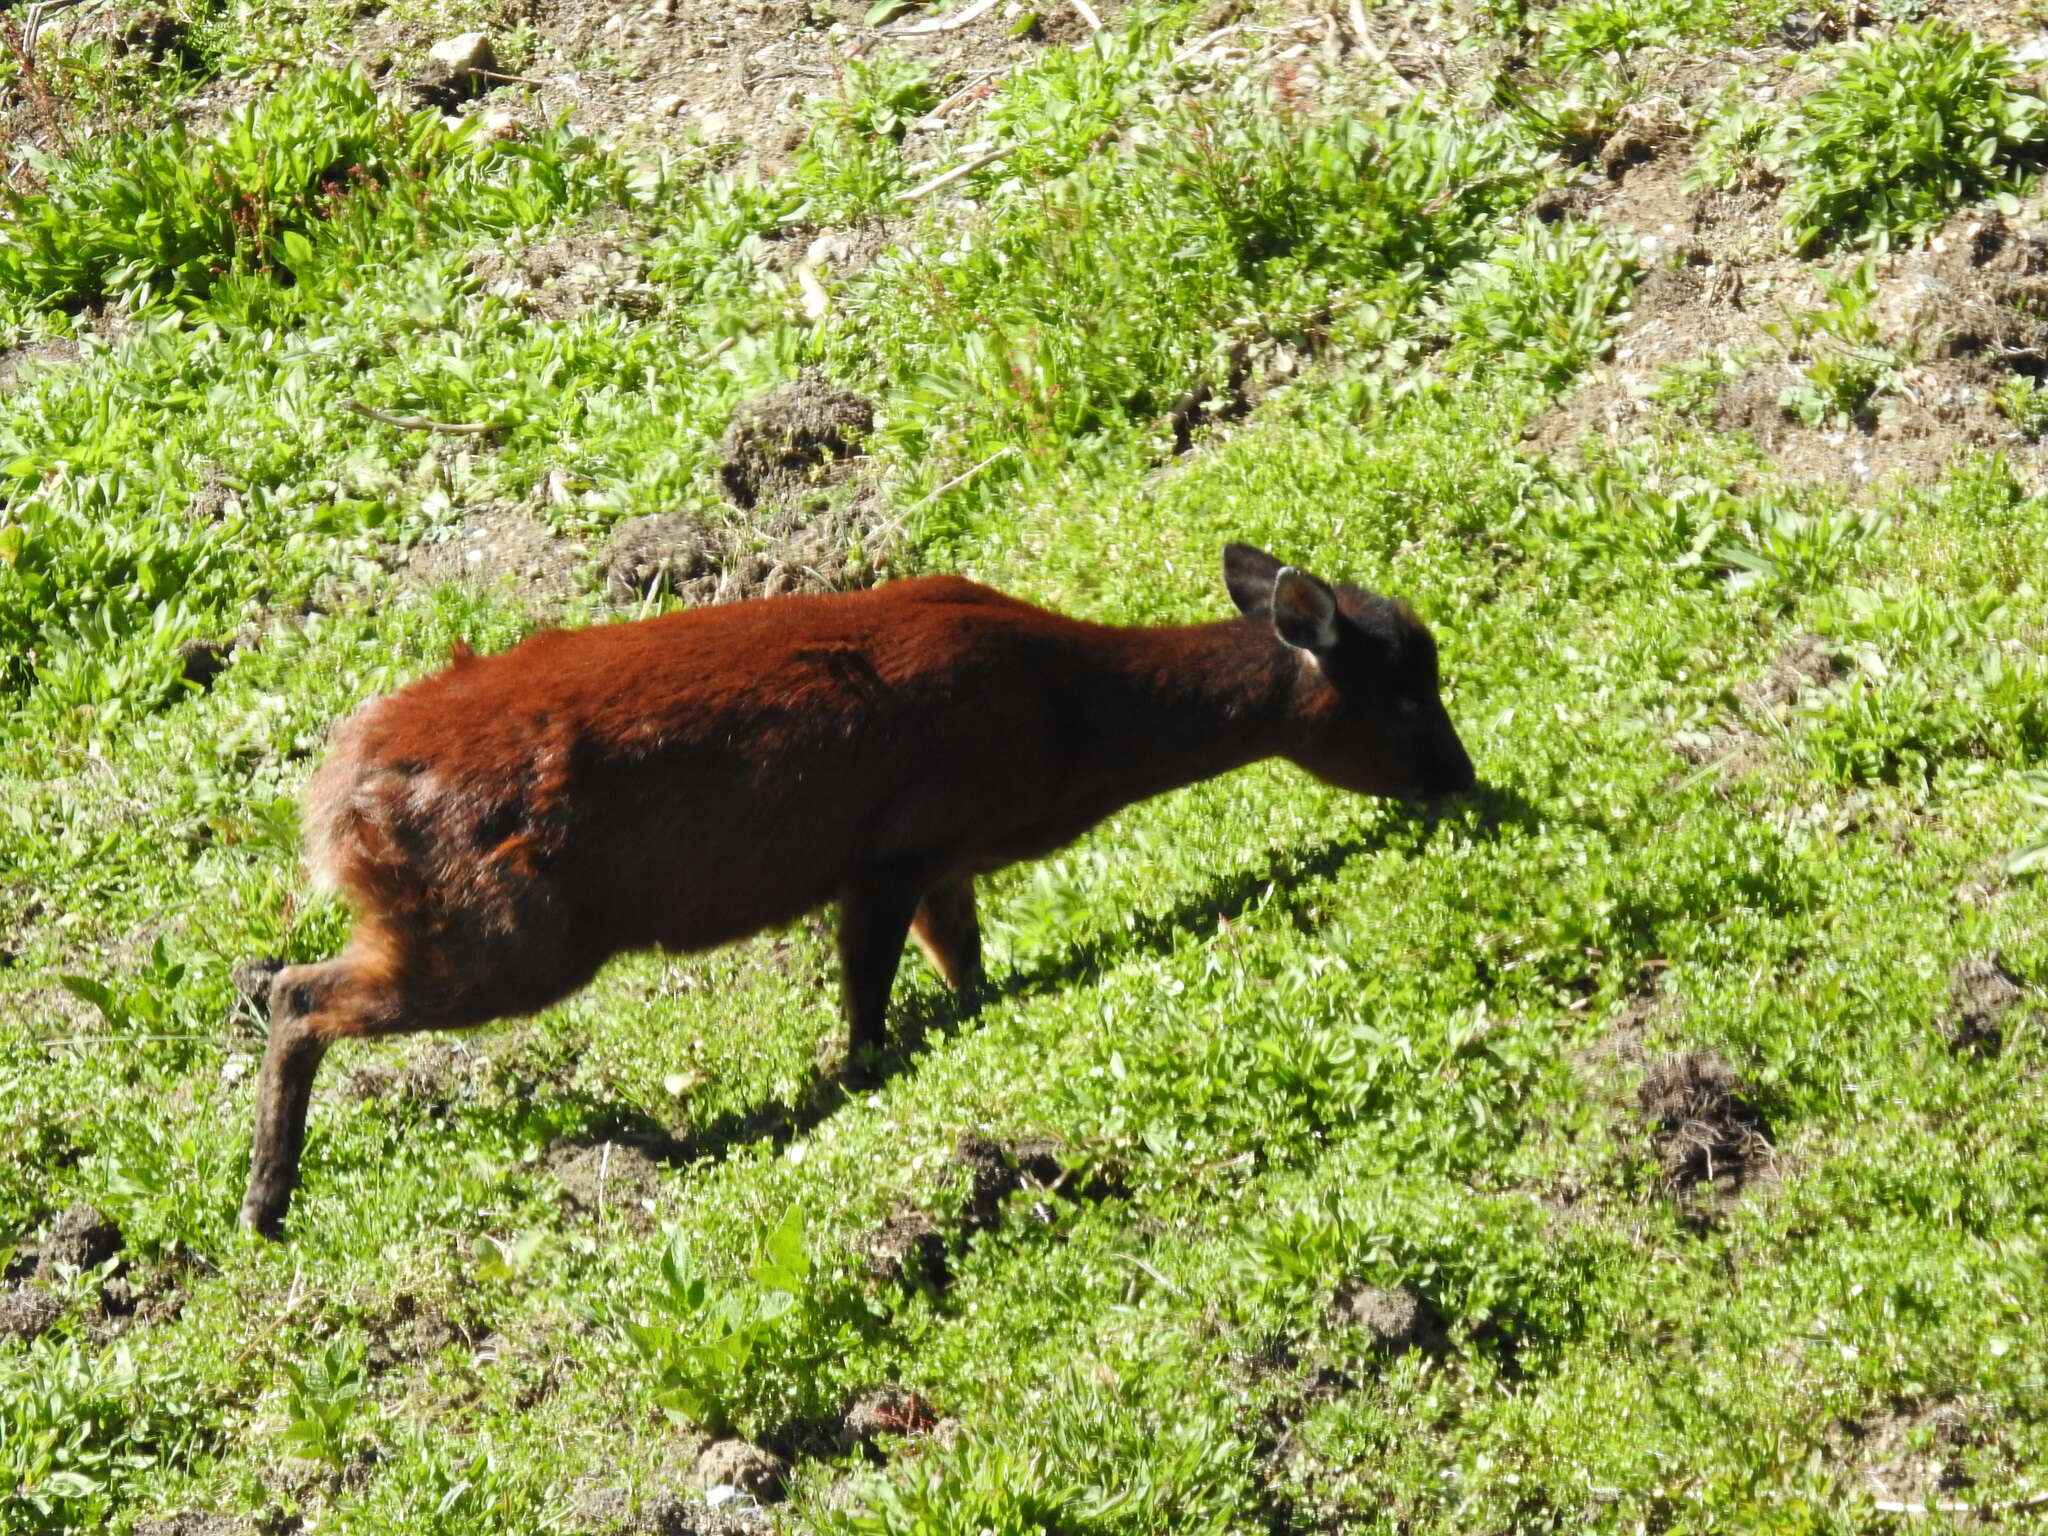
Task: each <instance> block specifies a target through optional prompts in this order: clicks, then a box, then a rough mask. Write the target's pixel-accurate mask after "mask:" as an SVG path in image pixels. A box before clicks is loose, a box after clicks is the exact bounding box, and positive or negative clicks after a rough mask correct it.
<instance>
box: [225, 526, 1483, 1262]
mask: <svg viewBox="0 0 2048 1536" xmlns="http://www.w3.org/2000/svg"><path fill="white" fill-rule="evenodd" d="M1228 569H1229V579H1230V585H1231V589H1232V595H1233V596H1234V597H1235V598H1236V599H1237V601H1238V603H1239V606H1240V607H1241V608H1243V609H1244V610H1245V613H1246V616H1244V617H1240V618H1237V619H1232V620H1228V621H1224V622H1221V623H1215V624H1203V625H1193V626H1188V627H1181V628H1161V629H1146V628H1118V627H1113V626H1108V625H1100V624H1091V623H1086V622H1083V621H1081V620H1077V619H1070V618H1065V617H1062V616H1061V615H1058V614H1055V613H1050V612H1047V611H1045V610H1044V609H1040V608H1036V607H1033V606H1031V605H1030V604H1028V603H1024V602H1020V601H1018V600H1017V599H1015V598H1011V597H1007V596H1004V595H1003V594H1002V593H1000V592H995V591H992V590H990V589H988V588H986V587H981V586H977V585H975V584H974V583H972V582H968V581H964V580H961V579H959V578H957V577H932V578H927V579H923V580H915V581H900V582H895V583H892V584H890V585H888V586H885V587H882V588H879V589H877V590H874V591H870V592H861V593H849V594H842V595H836V596H829V597H785V598H777V599H773V600H768V601H761V602H753V603H742V604H736V605H732V606H728V607H720V608H714V609H706V610H699V611H692V612H687V613H678V614H672V615H669V616H666V617H663V618H656V619H649V620H644V621H641V622H636V623H626V624H615V625H609V626H605V627H601V628H596V629H587V630H579V631H551V632H547V633H543V634H540V635H536V636H535V637H533V638H532V639H530V640H528V641H526V642H525V643H523V644H521V645H518V646H515V647H514V648H513V649H511V650H509V651H507V652H504V653H503V654H501V655H497V656H491V657H483V658H479V657H475V656H473V655H472V654H470V653H469V652H468V651H467V648H462V649H461V650H459V651H458V653H457V655H456V658H455V660H454V661H453V662H452V663H451V664H450V665H449V666H448V667H446V668H444V669H443V670H442V671H440V672H437V673H435V674H433V675H432V676H430V677H427V678H424V679H422V680H421V681H419V682H417V683H414V684H413V685H412V686H410V687H408V688H406V689H403V690H401V691H400V692H398V693H396V694H393V695H391V696H390V697H388V698H384V699H380V700H377V701H375V702H373V703H371V704H369V705H367V706H365V707H364V708H363V709H362V710H361V711H359V712H358V713H357V714H356V715H355V716H354V717H353V718H351V719H350V720H349V721H347V722H346V723H345V724H344V725H343V726H342V727H341V728H340V729H339V730H338V731H337V732H336V734H335V740H334V745H333V749H332V752H331V754H330V756H329V757H328V759H327V762H326V763H325V765H324V766H323V767H322V768H321V769H320V771H319V773H318V774H316V775H315V777H314V779H313V781H312V783H311V784H310V785H309V787H308V789H307V792H306V842H307V853H308V861H309V863H310V865H311V867H312V869H313V871H314V873H315V876H316V878H317V879H319V880H320V881H321V882H322V883H323V884H326V885H329V886H331V887H333V888H336V889H339V890H340V891H341V892H343V893H344V894H345V895H346V896H347V897H348V899H349V900H350V902H351V904H352V905H353V906H354V908H355V910H356V913H357V918H358V922H357V926H356V929H355V932H354V934H353V936H352V938H351V940H350V943H349V946H348V948H347V950H346V951H345V952H344V953H343V954H342V956H341V957H339V958H338V959H337V960H334V961H331V962H329V963H328V964H326V965H321V966H301V967H294V968H292V969H291V970H288V971H286V972H284V973H283V974H282V975H281V976H280V977H279V978H278V981H277V985H276V987H275V989H274V991H273V994H272V996H273V1013H274V1017H275V1022H274V1024H273V1030H272V1042H271V1048H270V1052H269V1053H268V1054H267V1056H266V1059H265V1070H264V1091H263V1095H262V1098H261V1102H260V1104H259V1116H258V1133H257V1148H256V1168H255V1170H254V1172H253V1174H252V1180H251V1189H250V1198H249V1203H248V1204H247V1205H246V1206H245V1208H244V1217H245V1219H246V1220H248V1221H250V1222H251V1224H253V1225H255V1226H257V1227H259V1228H260V1229H263V1230H274V1229H275V1227H276V1225H277V1222H278V1220H279V1219H281V1217H282V1215H283V1211H284V1207H285V1205H286V1203H287V1202H288V1200H289V1197H290V1193H291V1187H292V1184H293V1182H294V1181H295V1178H296V1166H297V1160H298V1151H299V1143H300V1140H301V1138H302V1136H303V1127H304V1101H305V1098H306V1096H307V1094H308V1093H309V1092H310V1086H311V1081H312V1075H313V1072H314V1070H315V1069H316V1068H317V1066H318V1062H319V1058H320V1055H321V1054H322V1053H323V1052H324V1050H325V1048H326V1045H327V1044H328V1043H329V1042H331V1041H333V1040H335V1039H338V1038H341V1037H343V1036H348V1035H372V1034H383V1033H389V1032H394V1031H401V1030H415V1029H435V1028H448V1027H456V1026H462V1025H468V1024H475V1023H480V1022H483V1021H484V1020H487V1019H492V1018H498V1017H502V1016H505V1015H508V1014H517V1013H528V1012H532V1011H534V1010H536V1009H539V1008H542V1007H545V1006H547V1005H548V1004H550V1003H552V1002H554V1001H556V1000H558V999H560V998H562V997H564V996H566V995H567V994H569V993H570V992H573V991H574V990H576V989H577V988H578V987H580V986H582V985H583V984H584V983H585V982H586V981H588V980H589V979H590V977H591V976H592V975H593V974H594V973H595V972H596V970H597V969H598V967H599V966H600V965H602V964H603V963H604V961H605V960H606V959H608V958H609V957H611V956H612V955H614V954H617V953H620V952H622V951H625V950H632V949H640V948H646V947H650V946H661V947H664V948H668V949H674V950H694V949H703V948H707V947H709V946H712V945H716V944H721V943H725V942H727V941H729V940H732V939H737V938H741V937H744V936H746V935H748V934H751V933H755V932H758V931H759V930H761V929H763V928H766V927H771V926H773V925H776V924H779V923H783V922H787V921H788V920H790V919H792V918H794V917H797V916H799V915H800V914H802V913H804V912H807V911H810V910H813V909H815V908H817V907H819V906H822V905H824V904H826V903H828V902H834V901H836V902H838V903H839V904H840V909H841V934H840V948H841V959H842V966H843V970H844V972H845V978H844V980H845V989H846V994H847V1008H848V1014H849V1020H850V1024H851V1027H852V1030H853V1035H854V1045H855V1047H856V1049H857V1050H860V1051H867V1050H872V1049H873V1048H874V1047H875V1046H877V1045H879V1044H880V1041H881V1038H882V1036H881V1029H882V1011H883V1008H884V1007H885V1005H886V1001H887V996H888V990H889V982H890V979H891V977H892V976H893V973H894V970H895V966H896V961H897V957H898V956H899V954H900V952H901V948H902V944H903V940H904V937H905V933H906V930H909V931H911V932H913V933H914V935H915V936H916V937H917V939H918V940H919V941H920V943H921V944H922V946H923V947H924V949H925V951H926V953H927V955H928V956H929V957H930V958H931V959H932V961H933V963H934V964H935V965H936V966H937V967H938V968H939V969H940V970H941V972H942V973H943V974H944V975H945V977H946V979H947V981H948V982H949V984H951V985H953V986H955V987H957V988H959V989H961V990H962V991H965V992H970V993H971V992H972V990H973V989H974V988H975V987H976V985H977V984H978V980H979V936H978V932H977V930H976V925H975V918H974V908H973V893H972V884H971V881H972V878H973V876H974V875H976V874H980V873H984V872H987V871H990V870H994V869H998V868H1001V867H1002V866H1004V865H1006V864H1010V863H1013V862H1015V861H1017V860H1019V859H1024V858H1030V857H1033V856H1036V855H1039V854H1042V853H1045V852H1048V851H1050V850H1051V849H1054V848H1057V847H1059V846H1060V845H1062V844H1063V843H1066V842H1068V841H1070V840H1071V839H1073V838H1074V837H1076V836H1078V835H1079V834H1080V833H1081V832H1083V831H1085V830H1086V829H1087V828H1088V827H1090V826H1092V825H1094V824H1095V823H1096V822H1098V821H1100V820H1101V819H1102V818H1103V817H1105V816H1107V815H1109V814H1110V813H1111V812H1113V811H1115V810H1117V809H1118V808H1120V807H1122V806H1124V805H1127V804H1129V803H1131V802H1132V801H1134V800H1138V799H1141V798H1144V797H1146V796H1149V795H1152V794H1156V793H1159V792H1160V791H1162V790H1166V789H1171V788H1174V787H1176V786H1178V785H1182V784H1187V783H1190V782H1193V781H1195V780H1198V779H1203V778H1208V777H1211V776H1213V775H1215V774H1218V773H1222V772H1225V771H1228V770H1230V769H1232V768H1236V767H1238V766H1241V765H1243V764H1245V763H1249V762H1252V761H1254V760H1256V759H1259V758H1263V757H1268V756H1272V755H1275V754H1281V755H1285V756H1288V757H1291V758H1293V759H1294V760H1295V761H1297V762H1299V763H1301V764H1302V765H1303V766H1304V767H1307V768H1309V769H1310V770H1311V771H1312V772H1315V773H1317V774H1318V775H1319V776H1321V777H1324V778H1326V779H1329V780H1331V781H1332V782H1335V783H1338V784H1341V785H1343V786H1345V787H1347V788H1351V789H1355V790H1359V791H1361V792H1364V793H1372V794H1390V795H1408V794H1428V793H1437V792H1445V791H1454V790H1458V789H1462V788H1464V787H1467V786H1468V785H1469V783H1470V782H1471V765H1470V763H1469V761H1468V760H1467V759H1466V758H1465V756H1464V752H1463V749H1462V747H1461V746H1459V745H1458V742H1457V738H1456V733H1455V732H1454V731H1453V730H1452V729H1451V726H1450V722H1449V720H1448V718H1447V717H1445V716H1444V715H1443V711H1442V707H1441V704H1440V703H1439V702H1438V701H1437V698H1436V677H1435V652H1434V647H1433V646H1432V645H1431V644H1430V643H1429V641H1428V634H1427V631H1426V630H1423V628H1422V626H1421V625H1420V623H1419V622H1418V621H1417V620H1415V618H1414V617H1413V615H1412V614H1409V613H1408V612H1407V611H1406V610H1405V609H1403V608H1400V607H1398V605H1395V604H1391V603H1388V602H1387V601H1386V600H1384V599H1379V598H1375V597H1372V596H1371V595H1370V594H1366V593H1361V592H1359V591H1357V590H1356V589H1354V588H1348V587H1346V588H1340V589H1337V590H1336V591H1334V592H1332V591H1331V589H1329V588H1327V587H1324V586H1322V584H1321V583H1318V582H1315V580H1314V578H1311V577H1305V576H1302V575H1301V574H1300V573H1298V572H1294V571H1291V570H1285V569H1282V568H1281V567H1280V566H1279V565H1278V563H1277V562H1275V561H1272V560H1271V558H1270V557H1268V556H1264V555H1262V554H1259V553H1258V552H1257V551H1251V550H1246V549H1244V548H1243V547H1242V546H1232V548H1231V550H1230V551H1229V552H1228ZM1303 646H1306V647H1308V648H1305V649H1304V648H1300V647H1303Z"/></svg>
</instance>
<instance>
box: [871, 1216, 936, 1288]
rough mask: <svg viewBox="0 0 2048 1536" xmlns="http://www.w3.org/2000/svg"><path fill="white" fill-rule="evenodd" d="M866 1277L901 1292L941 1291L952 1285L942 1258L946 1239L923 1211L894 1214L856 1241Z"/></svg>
mask: <svg viewBox="0 0 2048 1536" xmlns="http://www.w3.org/2000/svg"><path fill="white" fill-rule="evenodd" d="M859 1246H860V1250H861V1253H862V1254H863V1256H864V1257H865V1258H866V1260H867V1266H868V1273H869V1274H870V1275H872V1276H873V1277H874V1278H875V1279H877V1280H880V1281H882V1282H883V1283H884V1284H892V1285H900V1286H902V1287H903V1288H904V1289H905V1290H907V1291H908V1290H916V1289H918V1288H919V1287H920V1286H929V1287H930V1288H931V1289H933V1290H935V1291H942V1290H944V1289H945V1288H946V1287H947V1286H948V1285H950V1284H952V1282H953V1271H952V1266H951V1265H950V1264H949V1263H948V1262H947V1258H946V1239H945V1235H944V1234H943V1233H941V1232H940V1231H939V1229H938V1227H937V1226H936V1225H934V1223H933V1222H932V1219H931V1217H929V1216H927V1215H926V1214H925V1213H924V1212H923V1211H920V1210H916V1209H904V1210H899V1211H897V1212H895V1213H894V1214H893V1215H891V1216H890V1217H889V1219H888V1220H887V1221H884V1222H883V1223H882V1224H881V1225H880V1226H879V1227H877V1228H875V1229H874V1231H872V1232H869V1233H868V1234H866V1236H865V1237H863V1238H862V1239H861V1240H860V1244H859Z"/></svg>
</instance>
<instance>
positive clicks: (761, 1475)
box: [690, 1440, 789, 1504]
mask: <svg viewBox="0 0 2048 1536" xmlns="http://www.w3.org/2000/svg"><path fill="white" fill-rule="evenodd" d="M690 1476H691V1480H692V1481H693V1482H695V1483H696V1485H697V1486H698V1487H700V1488H703V1489H706V1490H709V1489H712V1488H737V1489H739V1491H740V1492H741V1493H745V1494H751V1495H752V1496H753V1497H754V1498H755V1499H757V1500H758V1501H759V1502H761V1503H763V1504H773V1503H775V1502H777V1501H778V1500H780V1499H781V1498H782V1496H783V1493H784V1491H785V1489H786V1488H787V1486H788V1482H789V1465H788V1463H786V1462H785V1461H783V1459H782V1458H781V1457H780V1456H777V1455H776V1454H775V1453H774V1452H773V1451H765V1450H763V1449H762V1448H761V1447H760V1446H758V1445H755V1444H753V1443H752V1442H750V1441H746V1440H714V1441H712V1443H711V1444H709V1445H707V1446H706V1447H704V1450H703V1453H702V1454H701V1455H699V1456H698V1458H697V1464H696V1466H695V1467H694V1468H692V1469H691V1473H690Z"/></svg>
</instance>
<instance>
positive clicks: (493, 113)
mask: <svg viewBox="0 0 2048 1536" xmlns="http://www.w3.org/2000/svg"><path fill="white" fill-rule="evenodd" d="M482 122H483V129H484V133H485V134H486V135H487V136H488V137H490V138H493V139H516V138H517V137H519V115H518V114H517V113H516V112H510V111H507V110H506V109H505V108H503V107H493V108H491V110H490V111H488V112H486V113H484V114H483V115H482Z"/></svg>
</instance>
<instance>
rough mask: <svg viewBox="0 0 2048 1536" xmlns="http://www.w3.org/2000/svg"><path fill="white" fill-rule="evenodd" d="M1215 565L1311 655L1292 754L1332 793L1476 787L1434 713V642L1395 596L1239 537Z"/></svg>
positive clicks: (1253, 607)
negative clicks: (1311, 672)
mask: <svg viewBox="0 0 2048 1536" xmlns="http://www.w3.org/2000/svg"><path fill="white" fill-rule="evenodd" d="M1223 570H1224V580H1225V583H1226V584H1227V585H1228V586H1229V588H1230V595H1231V597H1232V599H1233V600H1234V601H1235V602H1236V603H1237V606H1238V607H1239V609H1240V610H1242V611H1243V612H1244V613H1246V614H1247V615H1250V616H1253V617H1260V618H1270V619H1271V620H1272V623H1273V629H1274V632H1275V634H1276V635H1277V636H1278V638H1279V640H1280V641H1281V643H1282V644H1285V645H1288V646H1291V647H1292V648H1293V649H1295V650H1297V651H1301V652H1304V653H1305V654H1306V657H1308V658H1312V659H1313V663H1314V667H1315V676H1316V680H1315V681H1314V682H1311V683H1310V684H1309V687H1308V690H1307V691H1308V696H1307V697H1306V698H1305V699H1304V700H1303V702H1302V706H1301V737H1300V745H1299V746H1298V747H1297V748H1296V749H1295V750H1293V751H1291V752H1289V753H1288V756H1289V757H1290V758H1292V759H1293V761H1295V762H1296V763H1299V764H1300V765H1301V766H1302V767H1303V768H1306V769H1307V770H1308V771H1309V772H1310V773H1312V774H1314V775H1315V776H1316V777H1317V778H1319V779H1321V780H1323V781H1324V782H1325V783H1328V784H1334V785H1336V786H1337V787H1338V788H1340V789H1348V790H1351V791H1353V792H1355V793H1357V794H1361V795H1380V796H1384V797H1386V798H1389V799H1398V800H1438V799H1442V798H1443V797H1445V796H1447V795H1457V794H1463V793H1465V792H1466V791H1468V790H1470V789H1472V788H1474V787H1475V786H1476V785H1477V783H1478V779H1477V776H1476V775H1475V774H1474V773H1473V771H1472V759H1471V758H1470V757H1469V756H1467V755H1466V752H1465V744H1464V743H1463V742H1461V741H1460V740H1459V739H1458V732H1457V728H1456V727H1455V726H1453V725H1452V724H1451V717H1450V716H1449V715H1448V714H1447V713H1446V712H1445V710H1444V705H1443V698H1442V695H1441V693H1440V691H1439V688H1438V679H1437V661H1436V641H1435V639H1434V638H1433V637H1432V636H1431V635H1430V632H1429V630H1428V629H1427V628H1426V627H1425V626H1424V625H1423V623H1422V621H1421V620H1420V619H1418V618H1416V617H1415V615H1414V614H1413V613H1411V612H1409V610H1408V608H1407V606H1406V605H1405V604H1402V603H1399V602H1396V601H1394V600H1393V599H1391V598H1385V597H1381V596H1379V595H1378V594H1377V593H1373V592H1366V591H1363V590H1362V589H1360V588H1358V587H1354V586H1349V585H1345V586H1340V587H1336V588H1334V589H1333V588H1331V587H1330V586H1328V585H1326V584H1325V583H1324V582H1322V581H1320V580H1318V579H1317V578H1316V577H1313V576H1310V575H1309V574H1308V573H1307V572H1305V571H1300V570H1296V569H1295V568H1294V567H1292V566H1283V565H1281V564H1280V562H1279V561H1277V560H1275V559H1274V558H1273V557H1272V556H1271V555H1269V554H1266V553H1265V552H1264V551H1263V550H1257V549H1252V548H1250V547H1249V546H1247V545H1243V544H1231V545H1228V546H1226V547H1225V549H1224V552H1223Z"/></svg>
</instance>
